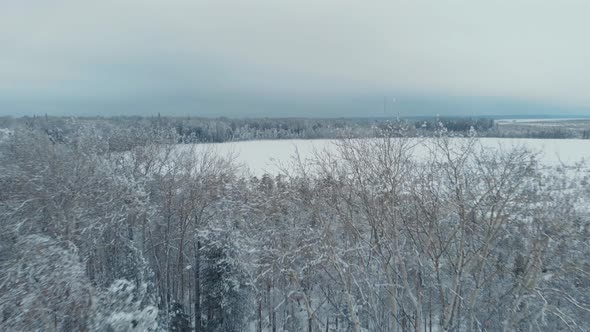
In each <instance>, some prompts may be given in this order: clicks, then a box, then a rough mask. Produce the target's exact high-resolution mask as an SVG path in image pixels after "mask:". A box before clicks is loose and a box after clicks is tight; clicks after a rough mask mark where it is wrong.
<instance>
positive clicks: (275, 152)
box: [199, 138, 590, 176]
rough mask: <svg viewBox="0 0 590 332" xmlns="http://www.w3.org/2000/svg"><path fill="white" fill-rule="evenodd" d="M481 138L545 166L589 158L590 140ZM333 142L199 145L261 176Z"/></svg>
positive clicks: (284, 141) (320, 140)
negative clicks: (519, 149) (532, 154)
mask: <svg viewBox="0 0 590 332" xmlns="http://www.w3.org/2000/svg"><path fill="white" fill-rule="evenodd" d="M458 139H460V138H458ZM480 142H481V144H482V146H483V147H489V148H500V149H506V148H510V147H513V146H525V147H527V148H529V149H531V150H532V151H536V152H539V153H540V155H539V159H540V160H541V162H542V163H544V164H546V165H547V166H561V165H566V166H571V165H574V164H576V163H578V162H583V161H590V140H576V139H516V138H481V139H480ZM334 143H335V141H334V140H325V139H318V140H267V141H247V142H235V143H216V144H202V145H200V146H199V147H200V148H213V149H215V150H216V151H217V152H219V153H221V154H227V153H233V154H235V155H236V158H237V162H238V163H241V164H243V165H244V166H246V167H248V168H249V169H250V171H251V172H252V173H253V174H254V175H258V176H260V175H262V174H264V173H270V174H278V173H279V172H280V167H279V165H281V164H283V165H284V164H287V163H289V162H290V161H291V160H292V158H293V157H294V155H295V153H296V152H299V154H300V156H301V157H302V158H303V159H305V158H310V157H312V156H313V153H314V151H321V150H323V149H328V150H333V149H335V145H334ZM419 150H420V149H419ZM418 153H420V152H418Z"/></svg>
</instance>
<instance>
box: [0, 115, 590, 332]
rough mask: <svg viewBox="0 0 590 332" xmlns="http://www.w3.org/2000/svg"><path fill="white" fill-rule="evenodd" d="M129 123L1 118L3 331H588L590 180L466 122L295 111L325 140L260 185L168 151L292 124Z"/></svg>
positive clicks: (203, 157) (215, 163)
mask: <svg viewBox="0 0 590 332" xmlns="http://www.w3.org/2000/svg"><path fill="white" fill-rule="evenodd" d="M136 120H137V119H135V120H134V119H128V120H124V119H119V120H117V121H115V120H112V121H103V120H100V119H98V120H97V119H95V120H90V119H86V120H81V119H69V120H68V119H64V118H49V119H45V118H43V117H41V118H37V119H30V118H29V119H4V122H5V123H8V124H9V126H7V127H8V128H9V129H6V130H4V131H1V132H0V330H2V331H198V332H213V331H236V332H237V331H247V332H271V331H272V332H278V331H291V332H293V331H308V332H322V331H326V332H344V331H346V332H348V331H350V332H361V331H385V332H389V331H391V332H405V331H415V332H420V331H428V332H432V331H568V330H569V331H589V330H590V242H589V241H588V239H589V238H590V213H589V211H590V174H588V173H583V172H582V173H581V174H582V175H579V176H578V175H576V176H574V175H572V174H578V172H574V171H571V170H569V169H568V168H567V167H565V166H563V165H562V166H547V165H544V164H542V163H540V162H539V161H538V159H537V155H536V153H535V152H534V151H529V150H527V149H525V148H522V147H514V148H511V149H509V150H493V149H489V148H483V147H482V146H481V145H480V144H479V143H478V138H477V137H476V135H475V134H469V132H470V131H471V132H474V131H475V130H472V129H473V127H474V126H473V124H469V127H468V128H463V127H461V128H463V129H466V130H464V131H465V132H466V133H467V134H466V135H464V136H465V137H464V139H461V140H457V139H455V138H454V137H453V136H454V135H453V134H452V133H453V132H454V131H453V130H449V129H448V128H447V126H446V125H445V124H443V123H440V122H439V123H436V124H435V125H433V126H432V129H430V132H431V134H430V135H427V136H428V137H423V138H419V139H417V138H416V137H415V136H416V135H414V134H413V133H415V131H416V130H419V129H420V128H424V127H429V126H431V125H429V124H424V126H423V125H422V124H421V125H418V126H417V125H415V124H413V123H402V122H397V123H388V124H387V125H381V126H373V125H367V126H366V127H355V126H348V125H347V124H346V123H345V124H343V125H342V127H341V128H349V129H350V128H352V132H353V133H352V134H351V133H350V132H348V133H346V135H340V134H337V133H340V132H339V131H338V126H336V125H334V123H336V122H335V121H333V122H332V124H333V125H330V126H328V125H327V124H325V123H322V122H321V121H318V122H317V123H315V121H312V120H309V121H307V122H305V121H303V120H300V121H301V122H300V132H299V134H300V135H304V134H303V132H305V133H306V134H305V135H311V134H310V132H313V131H309V130H310V128H314V126H315V125H316V124H318V123H319V124H320V125H321V127H316V129H315V130H316V132H322V133H323V134H322V136H329V135H334V137H338V138H340V139H339V140H337V142H336V143H335V144H336V145H337V146H336V148H335V149H334V150H331V151H318V152H317V153H316V154H315V155H314V158H312V159H311V160H302V159H298V158H294V159H293V161H292V163H291V164H290V165H289V167H286V168H285V170H284V172H282V173H281V174H266V175H263V176H258V177H257V176H251V175H247V174H248V173H247V172H244V171H243V169H242V167H241V166H240V165H238V164H236V163H235V160H234V157H233V156H232V155H231V154H228V155H221V154H218V153H217V152H216V151H215V150H214V149H211V150H206V151H203V150H198V151H197V150H196V149H195V147H196V145H195V144H179V143H194V142H200V141H215V142H217V141H225V140H231V139H236V137H238V138H240V139H253V138H258V139H259V138H276V137H277V136H276V135H278V133H281V132H282V133H289V134H288V135H295V136H297V135H299V134H297V133H298V132H297V130H296V129H293V128H295V126H294V124H296V123H298V122H297V121H295V120H293V122H288V126H287V125H285V127H284V128H283V131H280V130H278V129H276V128H279V127H276V126H275V124H277V123H279V121H278V120H277V121H275V122H272V121H271V123H273V125H267V124H265V123H264V122H259V123H258V124H257V125H258V126H259V128H264V129H259V130H258V131H252V130H243V128H245V127H246V126H247V127H248V128H253V127H254V124H252V122H249V120H239V121H238V120H236V121H235V123H238V122H240V121H241V122H240V123H242V125H236V126H235V128H233V127H232V125H231V123H233V122H231V121H227V122H226V121H225V120H224V121H211V122H210V123H212V124H213V123H214V124H215V127H214V126H213V125H211V127H208V128H209V129H207V130H206V131H205V130H203V131H199V130H198V129H195V128H196V127H190V126H188V125H187V123H184V124H182V126H183V127H181V128H179V127H178V126H179V123H178V122H174V121H173V120H170V119H164V118H154V119H149V120H146V119H143V120H141V121H139V122H138V121H136ZM164 121H166V122H167V123H168V124H165V125H154V123H156V124H159V123H160V122H164ZM298 121H299V120H298ZM137 123H143V124H144V125H136V124H137ZM180 123H182V122H180ZM228 123H229V124H228ZM422 123H423V122H422ZM226 124H228V125H227V126H225V125H226ZM457 126H459V125H458V124H457ZM482 126H484V124H482ZM213 128H215V130H213ZM228 128H229V130H230V131H231V135H230V134H227V133H229V132H230V131H228ZM273 128H275V129H273ZM320 128H322V129H320ZM355 128H356V129H355ZM359 128H361V129H359ZM366 130H370V132H371V135H372V136H373V138H371V139H357V137H359V136H362V135H360V134H359V135H356V134H355V131H356V132H357V133H361V132H364V131H366ZM252 133H256V134H252ZM262 133H267V134H268V137H263V136H261V135H262ZM271 133H272V135H271ZM327 133H330V134H327ZM207 135H211V136H207ZM248 135H250V136H248ZM273 135H274V136H273ZM286 135H287V134H286ZM206 136H207V137H208V138H207V139H205V138H204V137H206ZM187 137H196V138H195V139H194V140H193V139H188V138H187ZM228 137H231V139H230V138H228ZM289 137H290V136H289ZM297 137H298V136H297ZM310 137H311V136H310ZM417 148H420V149H421V150H422V151H426V152H425V153H423V154H421V155H420V156H417V155H416V154H415V153H414V151H415V150H416V149H417ZM572 167H573V166H572Z"/></svg>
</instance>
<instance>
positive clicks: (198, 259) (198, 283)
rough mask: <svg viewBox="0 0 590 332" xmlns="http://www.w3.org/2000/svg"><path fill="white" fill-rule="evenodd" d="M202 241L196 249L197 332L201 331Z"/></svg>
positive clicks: (198, 242)
mask: <svg viewBox="0 0 590 332" xmlns="http://www.w3.org/2000/svg"><path fill="white" fill-rule="evenodd" d="M200 250H201V241H197V247H196V248H195V332H200V331H201V280H200V279H201V276H200V270H201V254H200Z"/></svg>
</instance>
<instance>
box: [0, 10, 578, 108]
mask: <svg viewBox="0 0 590 332" xmlns="http://www.w3.org/2000/svg"><path fill="white" fill-rule="evenodd" d="M588 12H590V2H587V1H582V0H580V1H574V0H562V1H557V0H546V1H539V0H514V1H508V0H500V1H473V0H449V1H426V0H421V1H420V0H417V1H405V0H374V1H370V2H368V1H358V0H357V1H351V0H340V1H335V0H319V1H318V0H315V1H312V0H299V1H276V0H275V1H271V0H250V1H237V0H236V1H227V0H225V1H224V0H217V1H212V0H201V1H199V0H195V1H188V0H170V1H165V2H163V1H153V0H119V1H114V0H104V1H94V2H89V1H72V0H54V1H42V0H22V1H11V0H0V45H2V48H1V53H0V102H2V100H3V101H4V106H5V107H8V108H10V107H11V105H13V106H14V107H15V108H18V107H20V108H26V107H25V106H24V105H36V106H35V107H40V106H39V105H43V104H47V103H55V105H58V104H60V103H61V104H63V105H66V104H69V105H78V106H79V105H83V104H84V101H87V102H88V103H92V102H94V103H102V104H104V105H107V106H108V105H110V106H109V107H112V106H113V105H116V104H117V103H119V104H118V105H119V106H120V107H137V106H138V105H148V104H149V103H154V104H155V105H166V103H167V102H168V103H170V106H171V107H172V108H175V107H176V108H178V109H183V112H187V110H190V109H191V108H195V107H197V106H199V105H200V106H199V107H201V108H203V109H206V108H208V109H209V110H213V111H211V112H213V113H214V112H215V111H214V110H215V109H216V107H217V109H218V110H219V112H220V113H224V112H225V113H232V112H233V113H234V114H239V110H240V108H245V109H246V108H247V109H249V110H251V111H255V110H256V109H261V108H264V109H270V108H274V107H280V105H285V104H288V105H290V107H291V108H290V109H293V110H294V111H297V110H298V109H299V108H297V107H294V106H293V105H294V104H296V103H298V104H299V105H301V104H305V105H306V106H300V108H301V109H308V110H309V108H313V107H316V108H317V109H318V110H320V111H321V110H323V109H325V108H326V107H325V105H327V104H329V105H332V106H331V107H328V108H330V109H332V110H333V111H332V112H335V113H337V111H336V110H337V109H338V108H341V107H342V106H338V105H342V104H343V103H345V101H350V102H351V100H352V99H354V100H357V101H358V100H373V99H371V98H372V97H370V96H382V95H390V96H393V95H396V96H398V95H399V96H401V97H403V96H416V95H423V96H438V97H440V98H442V99H446V98H449V97H452V96H456V97H463V98H480V99H478V100H488V99H486V98H491V97H493V98H506V99H509V100H524V101H530V102H531V103H534V104H542V103H547V104H551V105H556V104H562V105H567V106H570V107H576V109H583V108H584V107H588V106H590V95H589V94H588V93H587V87H588V86H590V66H589V65H588V59H590V46H589V45H588V43H587V42H586V34H587V32H588V31H590V21H588V20H587V13H588ZM482 98H483V99H482ZM301 100H307V101H301ZM196 101H199V102H196ZM19 103H20V104H19ZM31 103H32V104H31ZM175 103H176V105H175ZM367 103H369V102H368V101H367ZM371 103H372V102H371ZM357 104H358V105H359V106H358V107H359V108H362V107H363V106H362V105H363V103H361V102H358V103H357ZM357 104H355V105H357ZM15 105H16V106H15ZM133 105H136V106H133ZM220 105H224V106H223V107H221V106H220ZM248 105H250V106H248ZM252 105H254V106H252ZM322 105H323V106H322ZM364 105H369V104H364ZM17 106H18V107H17ZM78 106H77V107H78ZM31 107H32V106H31ZM55 107H57V106H54V107H53V108H55ZM248 107H249V108H248ZM197 108H198V107H197ZM287 108H288V107H287ZM4 109H6V108H4ZM228 110H232V111H231V112H228ZM0 112H2V111H0ZM271 113H272V112H271Z"/></svg>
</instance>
